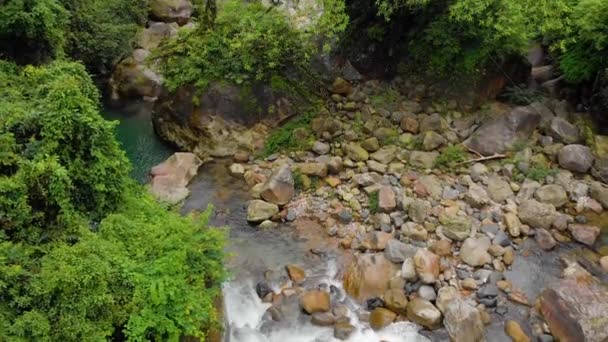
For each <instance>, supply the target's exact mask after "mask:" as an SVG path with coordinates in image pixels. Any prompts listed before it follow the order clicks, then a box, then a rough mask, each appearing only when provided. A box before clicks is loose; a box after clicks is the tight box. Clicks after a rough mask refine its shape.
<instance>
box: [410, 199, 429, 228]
mask: <svg viewBox="0 0 608 342" xmlns="http://www.w3.org/2000/svg"><path fill="white" fill-rule="evenodd" d="M430 211H431V203H430V202H429V201H425V200H421V199H415V200H414V201H412V203H410V205H409V207H408V215H409V217H410V218H411V219H412V221H414V222H416V223H423V222H424V221H425V220H426V218H427V216H428V214H429V212H430Z"/></svg>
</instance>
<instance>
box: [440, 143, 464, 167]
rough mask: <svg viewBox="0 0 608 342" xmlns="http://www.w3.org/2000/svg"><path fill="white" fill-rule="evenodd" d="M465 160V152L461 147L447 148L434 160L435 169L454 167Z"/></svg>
mask: <svg viewBox="0 0 608 342" xmlns="http://www.w3.org/2000/svg"><path fill="white" fill-rule="evenodd" d="M465 160H466V152H465V150H464V149H463V148H462V146H461V145H453V146H448V147H445V148H443V149H441V152H440V154H439V156H438V157H437V159H435V167H438V168H448V167H454V166H455V165H456V164H458V163H461V162H463V161H465Z"/></svg>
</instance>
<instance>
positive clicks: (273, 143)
mask: <svg viewBox="0 0 608 342" xmlns="http://www.w3.org/2000/svg"><path fill="white" fill-rule="evenodd" d="M314 117H315V114H314V113H313V112H312V111H309V112H308V113H306V114H303V115H301V116H299V117H297V118H295V119H293V120H291V121H289V122H288V123H286V124H285V125H283V126H281V127H279V128H277V129H275V130H274V131H273V132H272V134H270V136H268V138H266V141H265V142H264V148H263V150H262V156H269V155H271V154H273V153H277V152H288V151H294V150H298V149H309V148H310V147H311V145H312V143H313V141H312V140H311V139H300V138H295V137H294V131H296V130H301V131H304V132H306V133H307V134H308V136H310V137H311V136H312V130H311V126H310V125H311V122H312V119H313V118H314Z"/></svg>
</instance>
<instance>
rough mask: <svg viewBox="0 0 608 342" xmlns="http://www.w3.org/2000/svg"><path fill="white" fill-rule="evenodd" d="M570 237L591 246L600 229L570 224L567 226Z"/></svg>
mask: <svg viewBox="0 0 608 342" xmlns="http://www.w3.org/2000/svg"><path fill="white" fill-rule="evenodd" d="M568 228H569V229H570V232H571V233H572V237H574V239H575V240H576V241H578V242H580V243H584V244H585V245H588V246H592V245H593V244H594V243H595V240H596V239H597V237H598V236H599V235H600V228H599V227H596V226H590V225H586V224H571V225H570V226H568Z"/></svg>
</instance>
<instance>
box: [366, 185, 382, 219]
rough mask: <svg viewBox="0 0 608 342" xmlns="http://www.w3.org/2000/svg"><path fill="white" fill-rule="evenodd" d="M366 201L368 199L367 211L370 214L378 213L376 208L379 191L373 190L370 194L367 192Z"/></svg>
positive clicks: (378, 200) (378, 201) (378, 204)
mask: <svg viewBox="0 0 608 342" xmlns="http://www.w3.org/2000/svg"><path fill="white" fill-rule="evenodd" d="M368 201H369V202H368V206H369V212H370V213H372V214H376V213H378V208H379V206H380V192H379V191H374V192H372V193H371V194H369V199H368Z"/></svg>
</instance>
